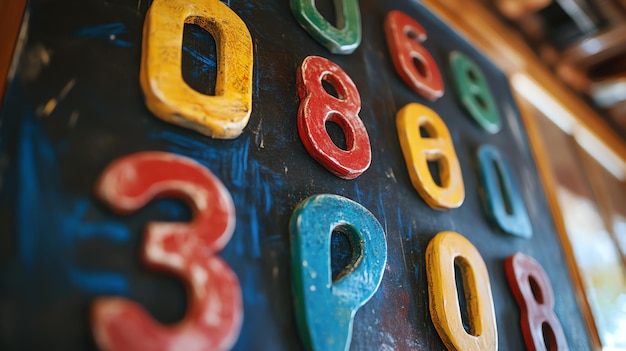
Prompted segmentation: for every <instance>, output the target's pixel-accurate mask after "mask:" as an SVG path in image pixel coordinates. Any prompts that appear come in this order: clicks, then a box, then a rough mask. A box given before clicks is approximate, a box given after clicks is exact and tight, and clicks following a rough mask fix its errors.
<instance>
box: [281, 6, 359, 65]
mask: <svg viewBox="0 0 626 351" xmlns="http://www.w3.org/2000/svg"><path fill="white" fill-rule="evenodd" d="M335 9H336V13H337V27H335V26H333V25H332V24H330V23H329V22H328V21H327V20H326V19H325V18H324V16H322V15H321V14H320V13H319V11H318V10H317V8H316V7H315V0H291V12H292V13H293V15H294V16H295V17H296V20H297V21H298V23H299V24H300V25H301V26H302V27H303V28H304V29H305V30H306V31H307V32H308V33H309V34H310V35H311V36H312V37H313V38H314V39H315V40H316V41H317V42H318V43H320V44H322V45H324V46H325V47H326V48H327V49H328V50H330V52H332V53H333V54H351V53H352V52H354V50H356V48H358V47H359V44H360V43H361V14H360V13H359V3H358V2H357V0H335Z"/></svg>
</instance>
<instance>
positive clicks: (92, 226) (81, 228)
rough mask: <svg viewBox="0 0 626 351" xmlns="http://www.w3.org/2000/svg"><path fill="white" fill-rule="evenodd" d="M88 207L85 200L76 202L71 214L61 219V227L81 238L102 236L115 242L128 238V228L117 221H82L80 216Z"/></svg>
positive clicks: (124, 240)
mask: <svg viewBox="0 0 626 351" xmlns="http://www.w3.org/2000/svg"><path fill="white" fill-rule="evenodd" d="M88 208H89V203H88V202H87V200H81V201H79V202H78V203H77V204H76V207H75V209H74V211H73V212H74V213H73V215H70V216H66V217H65V218H64V219H63V222H64V225H63V228H64V229H67V230H69V231H70V232H74V236H75V237H77V238H79V239H82V240H85V239H89V238H92V237H102V238H106V239H111V240H113V241H116V242H126V241H128V240H130V232H129V230H128V228H126V227H124V226H123V225H121V224H119V223H114V222H112V223H109V222H99V223H97V224H96V223H82V222H81V218H82V217H83V216H84V215H85V214H86V213H87V210H88Z"/></svg>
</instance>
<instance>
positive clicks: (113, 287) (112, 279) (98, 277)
mask: <svg viewBox="0 0 626 351" xmlns="http://www.w3.org/2000/svg"><path fill="white" fill-rule="evenodd" d="M67 273H68V275H69V277H70V279H71V280H72V281H73V282H74V283H75V284H76V285H78V287H80V288H81V289H83V290H84V291H87V292H90V293H94V294H116V295H124V296H125V295H128V281H127V279H126V277H125V276H124V275H122V274H120V273H113V272H103V271H85V270H81V269H78V268H75V267H71V268H69V269H68V272H67Z"/></svg>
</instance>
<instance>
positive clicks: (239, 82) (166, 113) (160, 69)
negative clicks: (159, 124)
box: [140, 0, 252, 139]
mask: <svg viewBox="0 0 626 351" xmlns="http://www.w3.org/2000/svg"><path fill="white" fill-rule="evenodd" d="M185 23H193V24H197V25H199V26H200V27H202V28H204V29H205V30H207V31H208V32H209V33H211V35H212V36H213V37H214V38H215V42H216V43H217V55H218V56H217V78H216V83H215V96H208V95H203V94H201V93H199V92H197V91H195V90H193V89H192V88H191V87H190V86H189V85H187V83H185V81H184V80H183V76H182V74H181V71H180V70H181V68H180V65H181V60H182V44H183V29H184V24H185ZM141 56H142V57H141V75H140V82H141V87H142V89H143V92H144V95H145V98H146V104H147V105H148V108H149V109H150V111H152V113H154V114H155V115H156V116H157V117H159V118H161V119H163V120H165V121H167V122H170V123H174V124H178V125H180V126H182V127H185V128H190V129H193V130H195V131H197V132H199V133H202V134H205V135H208V136H211V137H214V138H220V139H232V138H235V137H237V136H239V134H241V132H242V131H243V128H244V127H245V126H246V125H247V124H248V119H249V118H250V112H251V111H252V39H251V38H250V32H248V28H247V27H246V25H245V24H244V23H243V21H242V20H241V19H240V18H239V17H238V16H237V15H236V14H235V13H234V12H233V11H232V10H231V9H230V8H228V6H226V5H224V4H223V3H222V2H221V1H219V0H154V1H153V2H152V5H151V6H150V9H149V10H148V13H147V15H146V19H145V22H144V28H143V49H142V50H141Z"/></svg>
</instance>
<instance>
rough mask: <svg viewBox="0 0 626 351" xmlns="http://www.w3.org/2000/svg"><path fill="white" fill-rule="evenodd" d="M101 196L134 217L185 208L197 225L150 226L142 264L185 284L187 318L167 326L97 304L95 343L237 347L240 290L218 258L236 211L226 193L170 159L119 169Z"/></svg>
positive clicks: (106, 177) (132, 309) (119, 303)
mask: <svg viewBox="0 0 626 351" xmlns="http://www.w3.org/2000/svg"><path fill="white" fill-rule="evenodd" d="M96 194H97V195H98V197H100V198H101V199H102V200H103V201H104V202H105V203H106V204H107V205H109V206H110V207H111V208H113V209H114V210H115V211H117V212H119V213H122V214H128V213H131V212H134V211H136V210H138V209H140V208H142V207H143V206H144V205H146V204H147V203H148V202H150V201H151V200H152V199H154V198H156V197H162V196H172V197H178V198H182V199H184V200H186V201H187V202H188V203H189V205H190V206H191V207H192V209H193V213H194V214H195V217H194V219H193V220H192V222H191V223H163V222H153V223H149V224H148V227H147V229H146V235H147V237H146V241H145V246H144V247H143V250H142V254H143V259H144V261H145V262H146V264H148V265H149V266H151V267H153V268H157V269H163V270H167V271H170V272H172V273H174V274H176V275H178V276H180V277H181V278H182V279H183V280H184V281H185V282H186V283H187V284H188V287H189V289H188V291H189V298H188V301H189V303H188V305H189V308H188V311H187V314H186V316H185V318H184V319H183V321H181V322H180V323H179V324H178V325H174V326H163V325H161V324H159V323H158V322H156V321H155V320H154V319H153V318H152V317H150V315H149V314H148V313H147V312H146V311H145V310H144V309H143V308H142V307H141V306H139V305H138V304H137V303H134V302H132V301H129V300H127V299H124V298H112V297H106V298H101V299H98V300H96V302H95V303H94V305H93V309H92V327H93V333H94V335H95V339H96V341H97V343H98V345H99V346H100V348H102V349H103V350H119V351H122V350H129V351H130V350H150V351H152V350H161V351H166V350H225V349H229V348H231V347H232V346H233V344H234V343H235V341H236V339H237V336H238V334H239V329H240V326H241V321H242V315H243V313H242V306H241V305H242V302H241V288H240V286H239V282H238V281H237V277H236V276H235V274H234V273H233V272H232V270H231V269H230V267H228V265H227V264H226V263H225V262H224V261H223V260H222V259H220V258H218V257H217V256H216V255H215V254H216V253H217V252H218V251H220V250H222V248H224V246H225V245H226V243H228V241H229V240H230V237H231V235H232V232H233V229H234V226H235V210H234V206H233V202H232V199H231V197H230V194H229V193H228V190H226V188H225V187H224V186H223V185H222V183H221V182H220V181H219V180H218V179H217V178H216V177H215V176H214V175H213V174H211V173H210V172H209V171H208V170H207V169H206V168H204V167H202V166H201V165H199V164H198V163H196V162H194V161H192V160H190V159H187V158H184V157H180V156H176V155H173V154H168V153H164V152H141V153H136V154H133V155H130V156H126V157H123V158H121V159H119V160H117V161H115V162H113V163H112V164H111V165H109V167H108V168H107V169H106V170H105V171H104V173H103V174H102V176H101V178H100V180H99V181H98V184H97V186H96Z"/></svg>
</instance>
